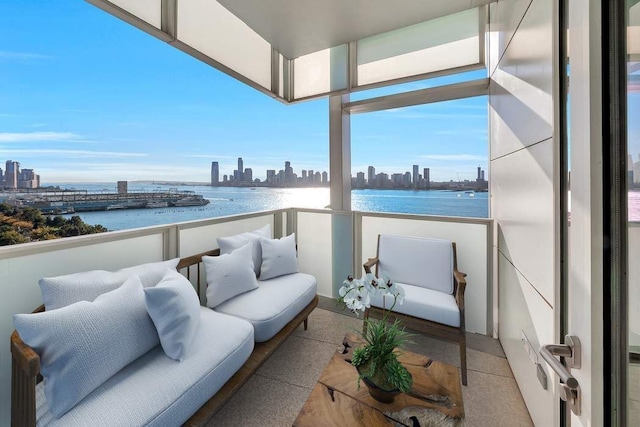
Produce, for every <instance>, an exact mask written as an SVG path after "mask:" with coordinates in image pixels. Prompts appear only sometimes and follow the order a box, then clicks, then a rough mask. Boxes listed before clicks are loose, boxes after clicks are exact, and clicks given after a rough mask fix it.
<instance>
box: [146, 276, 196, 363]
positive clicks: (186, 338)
mask: <svg viewBox="0 0 640 427" xmlns="http://www.w3.org/2000/svg"><path fill="white" fill-rule="evenodd" d="M144 299H145V301H146V304H147V311H148V312H149V316H151V320H153V324H154V325H155V326H156V330H157V331H158V335H159V336H160V344H161V345H162V349H163V350H164V352H165V353H166V355H167V356H169V357H170V358H172V359H174V360H182V359H183V358H184V356H185V354H186V352H187V350H188V349H189V346H190V345H191V343H192V342H193V338H194V337H195V336H196V330H197V329H198V324H199V323H200V300H199V298H198V295H197V294H196V292H195V290H194V289H193V286H192V285H191V282H189V280H187V278H186V277H184V276H183V275H182V274H180V273H178V272H177V271H175V270H171V269H167V272H166V273H165V275H164V277H163V278H162V280H160V283H158V284H157V285H156V286H153V287H148V288H144Z"/></svg>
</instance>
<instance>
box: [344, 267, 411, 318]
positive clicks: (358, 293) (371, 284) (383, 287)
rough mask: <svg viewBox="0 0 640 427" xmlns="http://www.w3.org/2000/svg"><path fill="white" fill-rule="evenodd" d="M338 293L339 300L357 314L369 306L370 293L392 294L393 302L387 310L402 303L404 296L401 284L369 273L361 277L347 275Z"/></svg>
mask: <svg viewBox="0 0 640 427" xmlns="http://www.w3.org/2000/svg"><path fill="white" fill-rule="evenodd" d="M338 294H339V295H340V300H341V301H342V302H344V304H345V305H346V306H347V308H348V309H349V310H351V311H352V312H353V313H355V314H356V315H358V314H359V313H358V312H359V311H362V312H364V310H365V309H367V308H369V307H371V296H372V295H381V296H385V295H391V296H393V304H392V305H391V308H389V310H393V308H394V307H395V305H396V304H402V303H403V302H404V297H405V292H404V289H403V288H402V286H400V285H398V284H397V283H394V282H393V281H392V280H391V279H389V278H388V277H385V276H384V275H383V276H382V278H378V277H376V276H374V275H373V274H370V273H369V274H367V275H366V276H364V277H362V278H361V279H354V278H353V277H351V276H349V277H348V278H347V280H345V281H344V282H342V287H341V288H340V289H339V290H338ZM383 302H384V299H383Z"/></svg>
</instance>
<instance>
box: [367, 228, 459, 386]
mask: <svg viewBox="0 0 640 427" xmlns="http://www.w3.org/2000/svg"><path fill="white" fill-rule="evenodd" d="M451 246H452V249H453V283H454V285H453V293H454V295H455V298H456V304H457V305H458V309H459V310H460V326H459V327H457V328H456V327H454V326H449V325H443V324H442V323H438V322H433V321H431V320H426V319H421V318H419V317H414V316H410V315H408V314H402V313H396V312H392V314H390V315H389V317H388V319H389V320H390V321H392V322H393V321H395V320H396V319H399V320H401V321H402V322H404V324H405V325H406V326H407V327H408V328H410V329H413V330H416V331H419V332H423V333H425V334H428V335H431V336H435V337H438V338H442V339H445V340H448V341H453V342H457V343H458V344H459V346H460V370H461V373H462V384H464V385H467V337H466V331H465V323H464V291H465V288H466V287H467V281H466V279H465V277H466V276H467V275H466V274H465V273H461V272H460V271H458V256H457V254H456V243H455V242H451ZM379 250H380V236H378V247H377V249H376V257H375V258H369V260H368V261H367V262H365V263H364V265H363V267H364V271H365V272H366V273H371V268H372V267H373V266H375V267H376V270H375V274H376V276H377V275H378V254H379V253H380V252H379ZM384 312H385V310H384V309H381V308H378V307H371V308H368V309H366V310H365V313H364V318H365V320H366V319H368V318H369V317H372V318H374V319H381V318H382V316H383V315H384ZM365 327H366V323H365Z"/></svg>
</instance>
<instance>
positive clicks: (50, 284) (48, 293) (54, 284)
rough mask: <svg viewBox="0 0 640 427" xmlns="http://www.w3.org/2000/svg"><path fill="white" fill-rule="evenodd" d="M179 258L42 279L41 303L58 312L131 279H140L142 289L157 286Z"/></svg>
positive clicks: (174, 266) (176, 263)
mask: <svg viewBox="0 0 640 427" xmlns="http://www.w3.org/2000/svg"><path fill="white" fill-rule="evenodd" d="M178 261H180V259H179V258H175V259H172V260H169V261H162V262H152V263H148V264H140V265H136V266H134V267H127V268H123V269H121V270H118V271H104V270H92V271H84V272H82V273H74V274H67V275H64V276H57V277H45V278H42V279H40V281H39V282H38V283H39V284H40V291H41V292H42V300H43V302H44V306H45V308H46V309H47V310H55V309H57V308H60V307H65V306H67V305H69V304H73V303H76V302H78V301H93V300H95V299H96V298H97V297H98V296H99V295H102V294H104V293H106V292H111V291H113V290H114V289H117V288H119V287H120V286H122V284H123V283H124V282H125V281H126V280H127V279H128V278H129V277H131V276H134V275H135V276H138V277H140V280H141V281H142V285H143V286H145V287H147V286H155V285H156V284H157V283H158V282H159V281H160V279H162V277H163V276H164V274H165V272H166V271H167V268H172V269H174V270H175V268H176V266H177V265H178Z"/></svg>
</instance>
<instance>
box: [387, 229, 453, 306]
mask: <svg viewBox="0 0 640 427" xmlns="http://www.w3.org/2000/svg"><path fill="white" fill-rule="evenodd" d="M378 260H379V264H378V268H379V274H384V275H386V276H387V277H389V278H390V279H392V280H393V281H394V282H400V283H408V284H410V285H414V286H421V287H423V288H429V289H433V290H436V291H441V292H446V293H448V294H452V293H453V249H452V246H451V242H450V241H449V240H441V239H425V238H415V237H404V236H391V235H387V234H381V235H380V241H379V246H378Z"/></svg>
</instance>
